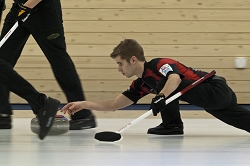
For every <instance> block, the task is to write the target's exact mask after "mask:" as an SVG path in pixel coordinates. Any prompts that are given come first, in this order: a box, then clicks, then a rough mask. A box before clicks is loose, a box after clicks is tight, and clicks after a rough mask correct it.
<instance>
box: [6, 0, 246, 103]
mask: <svg viewBox="0 0 250 166" xmlns="http://www.w3.org/2000/svg"><path fill="white" fill-rule="evenodd" d="M61 2H62V8H63V18H64V27H65V37H66V43H67V51H68V53H69V54H70V55H71V57H72V59H73V61H74V62H75V65H76V68H77V71H78V74H79V76H80V78H81V82H82V84H83V88H84V90H85V92H86V93H85V94H86V96H87V99H90V100H98V99H105V98H113V97H115V96H116V95H118V94H120V93H121V92H122V91H123V90H124V89H126V88H127V86H129V85H130V82H131V80H132V79H127V78H125V77H124V76H122V75H121V74H120V73H119V72H118V71H117V65H116V63H115V62H114V60H113V59H111V58H110V57H109V55H110V53H111V52H112V50H113V48H114V47H115V46H116V45H117V44H118V43H119V42H120V41H121V40H123V39H125V38H134V39H136V40H138V42H139V43H141V44H142V46H143V47H144V52H145V56H146V58H147V60H150V59H152V58H155V57H169V58H173V59H176V60H178V61H180V62H182V63H184V64H185V65H187V66H191V67H194V68H197V69H202V70H205V71H208V72H209V71H211V70H213V69H215V70H216V71H217V74H218V75H222V76H224V77H226V78H227V80H228V84H229V85H230V86H231V87H232V89H233V90H234V91H235V92H236V94H237V96H238V101H239V103H241V104H250V100H249V99H250V86H249V85H250V84H249V83H250V42H249V41H250V28H249V27H250V22H249V20H250V0H238V1H235V0H209V1H202V0H154V1H152V0H143V1H142V0H91V1H90V0H86V1H85V0H80V1H79V0H70V1H69V0H61ZM6 3H7V9H6V10H5V11H4V12H3V18H4V17H5V15H6V14H7V12H8V10H9V8H10V7H11V3H12V0H6ZM235 57H246V58H247V59H248V66H247V67H246V68H245V69H235V67H234V59H235ZM15 69H16V70H17V71H18V72H19V73H20V74H21V75H22V76H23V77H24V78H26V79H27V80H28V81H30V82H31V83H32V84H33V85H34V86H35V87H36V88H37V89H38V90H39V91H41V92H44V93H46V94H47V95H49V96H52V97H56V98H58V99H60V100H61V101H62V102H66V99H65V96H64V94H63V92H62V91H61V89H60V87H59V86H58V84H57V82H56V81H55V78H54V76H53V74H52V71H51V69H50V65H49V63H48V62H47V60H46V59H45V57H44V55H43V53H42V51H41V50H40V48H39V47H38V46H37V44H36V42H35V41H34V39H33V38H32V37H31V38H30V39H29V40H28V42H27V44H26V46H25V48H24V50H23V52H22V56H21V58H20V60H19V61H18V63H17V65H16V67H15ZM110 84H112V88H111V87H110V86H109V85H110ZM151 97H152V96H147V97H145V98H144V99H142V100H141V101H140V102H139V103H148V102H150V101H151ZM11 102H13V103H26V102H25V101H24V100H23V99H21V98H19V97H18V96H16V95H14V94H11Z"/></svg>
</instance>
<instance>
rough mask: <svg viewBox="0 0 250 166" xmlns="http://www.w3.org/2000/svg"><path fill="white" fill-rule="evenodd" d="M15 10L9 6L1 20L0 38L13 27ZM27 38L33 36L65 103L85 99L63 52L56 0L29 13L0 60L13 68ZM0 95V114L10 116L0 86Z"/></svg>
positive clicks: (81, 115)
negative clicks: (61, 92) (2, 24)
mask: <svg viewBox="0 0 250 166" xmlns="http://www.w3.org/2000/svg"><path fill="white" fill-rule="evenodd" d="M18 11H19V10H18V7H17V5H16V4H13V6H12V8H11V10H10V12H9V13H8V15H7V16H6V18H5V22H4V26H3V29H2V33H1V37H3V36H4V35H5V34H6V33H7V32H8V31H9V30H10V28H11V27H12V26H13V25H14V23H15V21H16V19H17V13H18ZM30 35H32V36H33V37H34V39H35V40H36V42H37V44H38V45H39V46H40V48H41V50H42V51H43V53H44V54H45V56H46V58H47V59H48V61H49V63H50V65H51V68H52V70H53V73H54V75H55V78H56V80H57V81H58V83H59V85H60V86H61V88H62V90H63V91H64V93H65V95H66V97H67V100H68V102H70V101H79V100H85V96H84V94H83V89H82V86H81V82H80V80H79V77H78V74H77V71H76V69H75V66H74V64H73V62H72V60H71V58H70V56H69V55H68V53H67V52H66V43H65V36H64V28H63V24H62V13H61V4H60V1H59V0H49V1H41V2H40V3H39V4H38V5H37V6H36V7H35V8H34V9H33V10H32V13H31V14H30V17H29V18H28V19H27V20H26V21H25V22H24V24H23V25H22V26H19V27H18V28H17V29H16V30H15V32H13V34H12V35H11V36H10V38H9V39H8V40H7V41H6V42H5V44H4V45H3V46H2V47H1V48H0V58H2V59H3V60H5V61H7V62H9V63H10V64H11V65H12V66H13V67H14V66H15V64H16V62H17V60H18V58H19V57H20V55H21V52H22V50H23V47H24V45H25V43H26V41H27V40H28V38H29V36H30ZM0 94H1V95H0V113H6V114H12V111H11V107H10V105H9V91H8V90H7V89H5V87H4V86H1V85H0ZM90 114H91V111H90V110H84V111H79V112H77V113H76V114H75V115H73V116H72V119H79V118H85V117H87V116H89V115H90Z"/></svg>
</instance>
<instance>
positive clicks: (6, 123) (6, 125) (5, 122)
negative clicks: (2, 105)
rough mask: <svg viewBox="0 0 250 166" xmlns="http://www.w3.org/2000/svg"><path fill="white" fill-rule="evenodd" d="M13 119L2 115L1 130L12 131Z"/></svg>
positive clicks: (0, 115)
mask: <svg viewBox="0 0 250 166" xmlns="http://www.w3.org/2000/svg"><path fill="white" fill-rule="evenodd" d="M11 127H12V126H11V117H10V115H7V114H0V129H11Z"/></svg>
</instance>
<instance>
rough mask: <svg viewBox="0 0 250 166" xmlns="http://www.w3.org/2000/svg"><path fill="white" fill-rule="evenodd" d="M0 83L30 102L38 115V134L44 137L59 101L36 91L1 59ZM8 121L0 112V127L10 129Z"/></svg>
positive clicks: (9, 120) (8, 117)
mask: <svg viewBox="0 0 250 166" xmlns="http://www.w3.org/2000/svg"><path fill="white" fill-rule="evenodd" d="M0 83H1V84H2V85H4V86H5V87H6V88H8V89H9V90H11V91H12V92H14V93H15V94H17V95H18V96H20V97H22V98H23V99H25V100H26V101H27V102H28V103H29V104H30V106H31V107H32V110H33V113H34V114H35V115H37V117H38V121H39V125H40V130H39V134H38V136H39V138H40V139H44V138H45V136H46V135H47V134H48V132H49V130H50V128H51V126H52V124H53V121H54V118H55V115H56V113H57V111H58V107H59V104H60V102H59V101H58V100H56V99H53V98H47V97H46V95H45V94H42V93H39V92H37V91H36V89H35V88H34V87H33V86H32V85H31V84H30V83H29V82H27V81H26V80H25V79H23V78H22V77H21V76H20V75H19V74H18V73H16V72H15V71H14V70H13V68H12V66H11V65H10V64H8V63H7V62H5V61H3V60H2V59H0ZM10 123H11V119H10V116H6V114H4V115H2V114H0V127H1V129H10V128H11V125H10Z"/></svg>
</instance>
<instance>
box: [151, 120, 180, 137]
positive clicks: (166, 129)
mask: <svg viewBox="0 0 250 166" xmlns="http://www.w3.org/2000/svg"><path fill="white" fill-rule="evenodd" d="M148 134H157V135H182V134H184V132H183V124H180V125H176V124H167V125H164V124H163V123H161V124H160V125H159V126H156V127H153V128H150V129H148Z"/></svg>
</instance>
